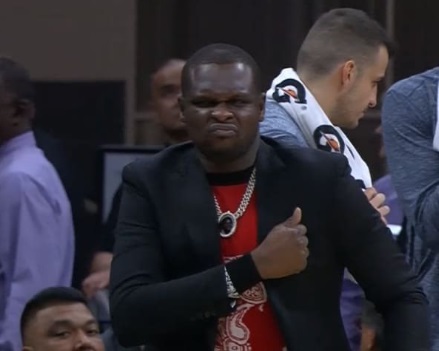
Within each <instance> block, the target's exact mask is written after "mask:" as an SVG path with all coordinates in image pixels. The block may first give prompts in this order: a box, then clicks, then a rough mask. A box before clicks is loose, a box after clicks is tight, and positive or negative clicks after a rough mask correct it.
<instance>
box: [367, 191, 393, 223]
mask: <svg viewBox="0 0 439 351" xmlns="http://www.w3.org/2000/svg"><path fill="white" fill-rule="evenodd" d="M364 194H365V195H366V197H367V199H368V200H369V203H370V204H371V205H372V206H373V207H374V208H375V209H376V210H377V211H378V212H379V213H380V215H381V219H382V220H383V222H384V224H386V225H387V220H386V216H387V215H388V214H389V213H390V208H389V206H386V205H384V201H386V196H385V195H384V194H381V193H378V192H377V191H376V189H375V188H374V187H370V188H367V189H366V190H365V191H364Z"/></svg>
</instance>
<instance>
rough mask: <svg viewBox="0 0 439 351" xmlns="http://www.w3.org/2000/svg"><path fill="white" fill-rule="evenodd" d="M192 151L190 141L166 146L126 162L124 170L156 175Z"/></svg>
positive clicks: (169, 168) (173, 165)
mask: <svg viewBox="0 0 439 351" xmlns="http://www.w3.org/2000/svg"><path fill="white" fill-rule="evenodd" d="M193 153H194V146H193V144H192V143H191V142H186V143H182V144H177V145H172V146H168V147H167V148H165V149H163V150H162V151H160V152H158V153H156V154H154V155H151V156H149V157H146V158H139V159H137V160H136V161H134V162H132V163H130V164H128V165H127V166H126V167H125V168H124V172H125V173H126V172H134V173H140V174H143V175H146V176H147V175H157V174H160V173H162V175H163V172H167V171H169V170H171V169H172V168H174V167H175V166H176V165H177V164H178V163H179V162H182V160H183V158H184V157H185V156H188V155H189V154H193Z"/></svg>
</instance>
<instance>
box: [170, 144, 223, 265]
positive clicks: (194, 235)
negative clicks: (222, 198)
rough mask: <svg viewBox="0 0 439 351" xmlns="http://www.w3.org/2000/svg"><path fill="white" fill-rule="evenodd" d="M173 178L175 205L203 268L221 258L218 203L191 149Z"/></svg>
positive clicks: (216, 263) (217, 261)
mask: <svg viewBox="0 0 439 351" xmlns="http://www.w3.org/2000/svg"><path fill="white" fill-rule="evenodd" d="M176 170H177V172H176V173H177V174H176V175H175V177H174V179H175V182H173V186H174V187H175V188H174V192H175V201H176V204H177V206H176V208H179V209H181V213H180V216H179V217H180V218H181V223H182V225H183V230H184V231H185V232H186V235H188V237H189V241H190V247H191V249H192V251H193V252H192V253H193V254H194V255H195V256H196V257H194V258H195V259H197V260H198V264H199V265H200V269H201V270H202V269H207V268H210V267H212V266H215V265H218V264H220V263H221V262H222V259H221V252H220V251H221V250H220V240H219V232H218V226H217V215H216V209H215V203H214V200H213V196H212V191H211V188H210V185H209V183H208V181H207V178H206V175H205V171H204V170H203V168H202V166H201V163H200V161H199V160H198V158H197V157H196V154H195V151H194V150H190V151H189V152H187V153H186V154H185V155H184V156H183V157H182V158H181V159H180V160H179V162H178V165H177V169H176Z"/></svg>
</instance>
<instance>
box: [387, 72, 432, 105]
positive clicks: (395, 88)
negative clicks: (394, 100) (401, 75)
mask: <svg viewBox="0 0 439 351" xmlns="http://www.w3.org/2000/svg"><path fill="white" fill-rule="evenodd" d="M438 81H439V67H436V68H433V69H430V70H428V71H425V72H422V73H418V74H415V75H412V76H410V77H407V78H405V79H402V80H400V81H398V82H396V83H395V84H393V85H392V86H391V87H390V88H389V91H388V94H392V93H397V94H400V95H402V96H403V97H406V98H410V99H411V100H413V99H417V98H421V99H427V98H428V96H429V94H426V92H427V91H430V90H431V91H432V92H433V91H435V90H436V89H437V85H438ZM434 95H436V94H434Z"/></svg>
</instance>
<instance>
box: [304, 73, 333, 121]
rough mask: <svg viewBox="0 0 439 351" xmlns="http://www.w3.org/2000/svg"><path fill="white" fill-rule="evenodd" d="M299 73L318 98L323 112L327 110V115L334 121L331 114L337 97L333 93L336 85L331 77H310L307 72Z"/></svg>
mask: <svg viewBox="0 0 439 351" xmlns="http://www.w3.org/2000/svg"><path fill="white" fill-rule="evenodd" d="M298 75H299V77H300V79H301V80H302V82H303V83H304V84H305V85H306V87H307V88H308V90H309V91H310V92H311V94H312V95H313V96H314V98H315V99H316V100H317V102H318V104H319V105H320V107H321V108H322V110H323V112H325V114H326V116H328V118H329V120H330V121H331V122H332V117H331V115H332V112H333V110H334V102H335V101H336V98H335V96H334V94H332V93H331V92H332V91H333V90H334V87H333V86H332V84H331V83H330V81H329V78H326V79H325V78H322V79H309V78H308V77H307V76H306V74H303V75H300V74H299V73H298Z"/></svg>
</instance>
